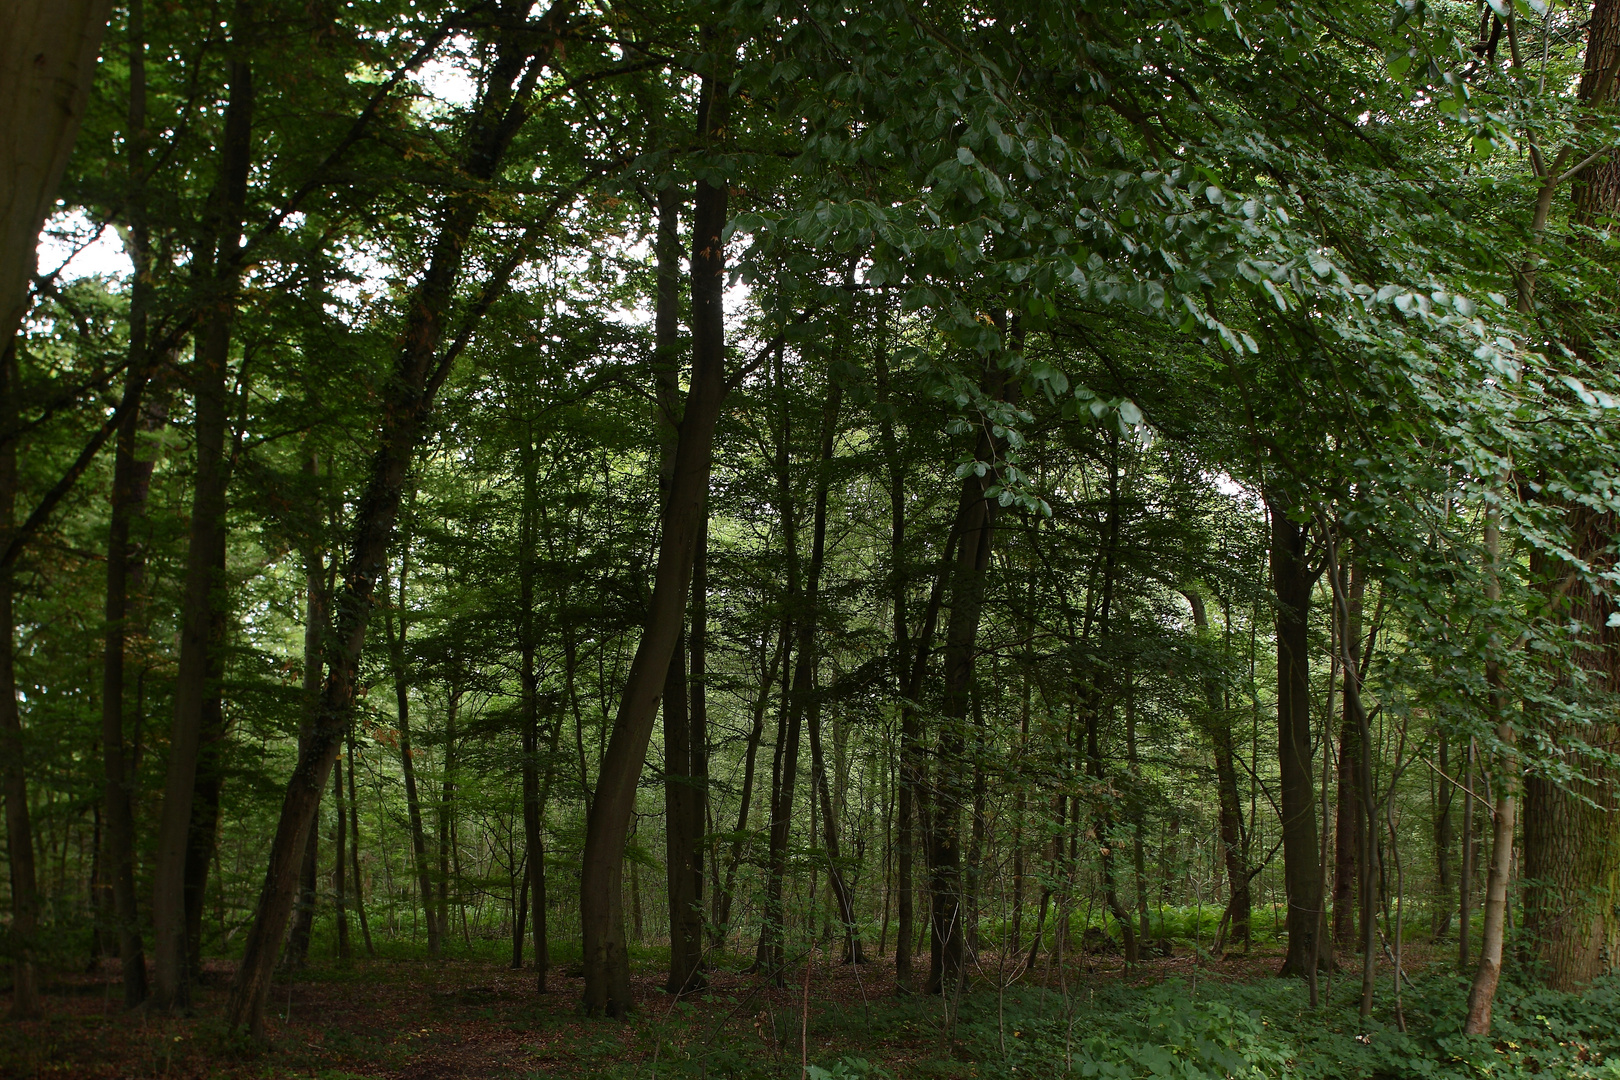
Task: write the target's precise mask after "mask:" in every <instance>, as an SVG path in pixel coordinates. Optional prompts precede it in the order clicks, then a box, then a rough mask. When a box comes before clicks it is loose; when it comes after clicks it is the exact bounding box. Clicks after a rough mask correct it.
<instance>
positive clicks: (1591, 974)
mask: <svg viewBox="0 0 1620 1080" xmlns="http://www.w3.org/2000/svg"><path fill="white" fill-rule="evenodd" d="M1567 518H1568V521H1569V523H1570V531H1571V533H1572V534H1573V536H1574V538H1575V544H1574V547H1575V551H1576V554H1577V555H1578V556H1579V557H1580V558H1582V559H1584V560H1585V561H1587V562H1588V563H1589V564H1590V565H1591V567H1592V570H1593V572H1604V571H1612V570H1613V564H1614V558H1613V556H1612V555H1610V554H1609V552H1608V549H1609V546H1610V544H1611V543H1612V542H1613V538H1614V537H1615V536H1616V535H1620V520H1616V518H1615V516H1614V515H1611V514H1594V513H1593V512H1592V511H1590V510H1588V509H1586V508H1584V507H1581V508H1575V509H1571V510H1570V511H1569V512H1568V515H1567ZM1536 561H1537V562H1538V563H1541V562H1545V561H1546V560H1543V559H1537V560H1536ZM1536 570H1539V571H1540V573H1539V574H1537V576H1538V577H1539V578H1540V579H1541V580H1542V581H1544V582H1550V581H1551V580H1552V579H1553V578H1554V577H1555V576H1559V571H1553V570H1551V569H1550V568H1548V567H1546V566H1540V567H1533V570H1532V572H1535V571H1536ZM1560 570H1561V568H1560ZM1556 606H1557V608H1558V609H1559V613H1560V614H1561V615H1562V616H1563V617H1564V618H1565V619H1567V620H1569V621H1570V622H1572V623H1575V624H1577V625H1579V626H1580V627H1581V628H1582V640H1581V641H1580V644H1579V646H1578V651H1577V653H1576V660H1577V662H1578V663H1579V664H1580V666H1581V667H1582V668H1584V669H1585V671H1586V673H1587V685H1588V686H1589V687H1590V688H1591V689H1592V690H1595V691H1598V692H1599V693H1602V694H1604V695H1607V696H1608V697H1609V699H1610V700H1612V696H1613V695H1615V694H1616V693H1620V629H1617V628H1615V627H1613V626H1610V625H1609V622H1610V620H1611V618H1613V616H1614V612H1615V611H1616V606H1615V605H1614V603H1613V602H1612V601H1611V600H1609V599H1608V598H1607V597H1603V596H1599V595H1595V594H1594V593H1593V592H1591V591H1590V590H1588V589H1585V588H1578V589H1574V590H1571V591H1570V595H1569V596H1567V597H1565V598H1564V599H1563V600H1561V601H1558V602H1556ZM1611 708H1612V706H1611ZM1550 734H1551V736H1552V737H1553V738H1554V739H1555V740H1556V741H1557V742H1559V743H1563V744H1565V745H1568V744H1569V743H1570V742H1572V741H1575V740H1578V741H1579V742H1582V743H1585V744H1586V745H1587V746H1590V747H1591V748H1592V749H1594V750H1596V751H1598V753H1599V754H1613V753H1614V752H1615V751H1617V750H1620V724H1617V723H1614V722H1599V723H1595V724H1592V725H1590V726H1585V727H1580V728H1572V727H1569V726H1565V725H1559V726H1558V727H1557V728H1555V729H1554V730H1553V731H1552V732H1550ZM1569 757H1570V758H1571V759H1572V761H1571V763H1572V764H1573V765H1574V766H1575V768H1576V769H1577V770H1578V772H1579V774H1580V775H1579V778H1578V779H1571V780H1567V781H1564V782H1563V783H1562V784H1560V783H1559V782H1558V781H1557V780H1554V779H1552V778H1550V777H1547V776H1544V775H1542V774H1541V773H1539V772H1529V773H1527V775H1526V776H1525V778H1524V865H1523V871H1524V872H1523V877H1524V881H1525V882H1526V888H1525V892H1524V929H1525V932H1526V935H1525V936H1526V938H1527V939H1528V941H1529V948H1530V952H1531V954H1532V956H1533V958H1534V966H1535V968H1536V974H1537V975H1538V976H1539V977H1540V978H1541V979H1542V980H1543V981H1544V982H1545V983H1546V984H1547V985H1548V986H1550V987H1552V988H1553V989H1555V990H1566V991H1573V990H1578V989H1580V988H1582V987H1584V986H1586V985H1587V984H1588V983H1590V982H1591V981H1592V980H1593V979H1594V978H1596V977H1597V976H1599V975H1601V974H1603V973H1604V972H1605V971H1606V970H1608V969H1609V968H1610V967H1612V966H1613V965H1614V963H1615V958H1616V957H1617V956H1620V910H1617V908H1616V901H1617V900H1620V798H1617V780H1620V772H1617V770H1616V769H1615V768H1614V767H1612V766H1611V765H1609V764H1608V763H1606V762H1605V761H1603V760H1602V759H1601V758H1597V757H1594V756H1592V755H1590V754H1588V753H1585V752H1582V751H1577V750H1574V749H1571V750H1570V751H1569Z"/></svg>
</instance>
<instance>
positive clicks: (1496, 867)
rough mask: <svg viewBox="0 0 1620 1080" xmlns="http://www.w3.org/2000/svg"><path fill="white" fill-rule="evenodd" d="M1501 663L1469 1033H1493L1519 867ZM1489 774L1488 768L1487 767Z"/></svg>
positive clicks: (1488, 531)
mask: <svg viewBox="0 0 1620 1080" xmlns="http://www.w3.org/2000/svg"><path fill="white" fill-rule="evenodd" d="M1498 514H1499V511H1498V510H1497V509H1496V508H1495V507H1491V508H1488V509H1487V510H1486V512H1485V557H1486V560H1487V567H1486V578H1485V598H1486V600H1488V601H1490V602H1491V603H1493V604H1494V603H1498V602H1500V600H1501V599H1502V586H1501V582H1500V580H1499V578H1498V576H1497V566H1498V563H1499V560H1500V558H1501V532H1500V530H1501V524H1500V520H1499V517H1498ZM1502 682H1503V679H1502V670H1501V667H1500V660H1499V659H1498V658H1496V657H1491V658H1489V659H1487V660H1486V662H1485V685H1486V688H1487V689H1486V693H1487V702H1486V707H1487V709H1488V711H1489V714H1490V716H1491V717H1492V719H1494V720H1495V721H1496V738H1497V742H1498V743H1500V745H1501V755H1502V760H1501V769H1500V771H1499V772H1498V774H1497V778H1496V797H1495V803H1496V805H1495V806H1494V807H1493V814H1492V817H1493V822H1494V828H1493V829H1492V835H1491V864H1490V869H1489V871H1488V872H1487V873H1486V876H1485V925H1484V929H1483V932H1482V934H1481V937H1480V943H1479V966H1478V968H1476V969H1475V971H1474V982H1473V985H1472V987H1470V988H1469V992H1468V1018H1467V1020H1466V1021H1465V1023H1464V1025H1463V1030H1464V1032H1466V1033H1467V1034H1469V1035H1489V1034H1490V1033H1491V1006H1492V1005H1493V1004H1494V1003H1495V1001H1496V986H1497V983H1498V982H1500V981H1501V978H1502V942H1503V938H1504V937H1505V936H1506V935H1505V931H1506V928H1507V893H1508V874H1509V872H1510V871H1511V870H1512V867H1513V827H1514V820H1513V818H1514V813H1515V811H1516V809H1517V806H1516V799H1517V795H1518V787H1519V778H1520V776H1521V775H1522V766H1521V765H1520V764H1519V759H1518V754H1517V744H1518V732H1517V731H1516V730H1515V728H1514V727H1513V724H1512V723H1511V722H1510V721H1509V720H1508V719H1507V717H1506V716H1505V714H1504V713H1505V710H1504V705H1505V702H1504V701H1503V694H1502ZM1481 771H1482V772H1483V771H1484V770H1483V768H1482V769H1481Z"/></svg>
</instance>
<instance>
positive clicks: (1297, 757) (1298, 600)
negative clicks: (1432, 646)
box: [1266, 492, 1333, 976]
mask: <svg viewBox="0 0 1620 1080" xmlns="http://www.w3.org/2000/svg"><path fill="white" fill-rule="evenodd" d="M1266 507H1267V510H1268V511H1269V513H1270V517H1271V583H1272V589H1273V590H1274V592H1275V595H1276V600H1277V614H1276V625H1277V762H1278V768H1279V775H1280V784H1279V786H1280V787H1281V789H1282V800H1281V802H1282V834H1283V880H1284V883H1285V887H1286V891H1287V899H1288V916H1287V920H1286V926H1287V931H1288V953H1287V955H1286V956H1285V957H1284V959H1283V965H1282V970H1281V972H1280V974H1283V975H1299V976H1305V975H1306V972H1307V969H1308V968H1309V967H1310V963H1311V957H1312V956H1313V955H1315V956H1317V958H1318V962H1319V964H1326V965H1331V964H1332V962H1333V955H1332V950H1330V949H1321V950H1318V951H1316V952H1313V948H1314V945H1315V939H1316V933H1317V926H1318V924H1319V921H1320V919H1321V916H1322V887H1321V876H1320V875H1321V870H1320V867H1319V865H1318V860H1319V858H1320V852H1319V848H1318V846H1317V823H1316V800H1315V797H1314V794H1313V790H1314V786H1315V785H1314V783H1313V781H1312V777H1311V712H1310V708H1311V683H1310V655H1309V649H1310V634H1309V629H1310V605H1311V588H1312V585H1313V584H1314V580H1315V576H1314V575H1313V574H1312V573H1311V571H1310V569H1309V568H1308V567H1307V566H1306V565H1305V547H1306V530H1305V529H1304V528H1302V527H1301V526H1299V525H1298V524H1296V523H1295V522H1294V521H1293V520H1291V519H1290V518H1289V516H1288V512H1287V509H1288V502H1287V500H1286V499H1284V498H1282V497H1280V496H1278V495H1277V494H1275V493H1272V492H1268V493H1267V495H1266Z"/></svg>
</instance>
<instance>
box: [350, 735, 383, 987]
mask: <svg viewBox="0 0 1620 1080" xmlns="http://www.w3.org/2000/svg"><path fill="white" fill-rule="evenodd" d="M346 740H347V742H348V745H349V869H350V871H352V872H353V874H354V913H355V916H356V917H358V918H359V920H360V937H361V938H362V939H363V940H364V941H365V943H366V955H367V956H376V955H377V950H376V949H374V948H372V946H371V926H370V924H369V923H367V922H366V893H365V879H363V878H362V877H361V876H360V809H359V807H360V802H359V800H358V799H356V798H355V779H354V731H353V730H352V729H351V730H350V731H348V732H347V733H346Z"/></svg>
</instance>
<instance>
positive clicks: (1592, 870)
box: [1524, 0, 1620, 990]
mask: <svg viewBox="0 0 1620 1080" xmlns="http://www.w3.org/2000/svg"><path fill="white" fill-rule="evenodd" d="M1578 96H1579V98H1580V100H1581V102H1582V103H1583V104H1585V105H1587V106H1589V107H1594V108H1606V107H1610V106H1612V105H1613V104H1614V103H1615V102H1617V101H1620V0H1597V2H1596V3H1595V4H1594V5H1593V7H1592V17H1591V21H1590V22H1589V23H1588V24H1587V39H1586V55H1585V60H1584V63H1583V67H1582V72H1581V81H1580V85H1579V87H1578ZM1572 196H1573V199H1574V214H1573V216H1574V219H1575V220H1576V221H1578V222H1580V223H1582V224H1585V225H1593V224H1594V223H1596V222H1597V221H1598V220H1599V219H1600V218H1602V217H1604V216H1605V215H1611V214H1614V213H1615V212H1616V211H1620V155H1616V154H1614V153H1612V152H1611V153H1610V154H1609V156H1608V158H1607V159H1605V160H1603V161H1600V162H1597V163H1595V164H1594V165H1592V166H1591V167H1590V168H1589V169H1587V170H1586V172H1584V173H1583V174H1581V176H1579V177H1578V178H1577V180H1576V181H1575V185H1574V189H1573V191H1572ZM1566 520H1567V521H1568V522H1569V525H1570V532H1571V533H1572V535H1573V537H1574V547H1575V550H1576V552H1577V554H1578V555H1579V556H1580V557H1581V558H1582V559H1583V560H1585V561H1587V562H1588V563H1590V564H1591V572H1593V573H1602V572H1610V573H1612V572H1613V570H1614V567H1615V558H1614V556H1613V554H1612V548H1613V543H1614V539H1615V537H1616V536H1617V535H1620V519H1617V517H1616V516H1615V515H1614V514H1598V513H1594V512H1593V511H1592V510H1591V509H1589V508H1587V507H1582V506H1571V507H1569V508H1568V509H1567V510H1566ZM1541 577H1542V579H1543V580H1550V579H1551V577H1552V574H1550V573H1544V574H1542V575H1541ZM1556 606H1557V607H1559V608H1560V609H1561V612H1562V613H1563V614H1565V615H1567V617H1568V619H1569V620H1570V621H1571V622H1573V623H1575V624H1577V625H1579V626H1580V627H1581V637H1582V641H1581V644H1580V646H1579V647H1578V651H1577V654H1576V660H1577V663H1579V664H1580V666H1581V667H1582V668H1583V669H1585V671H1586V672H1587V674H1588V680H1587V682H1588V684H1589V685H1591V686H1592V687H1593V688H1595V689H1599V690H1600V691H1602V692H1603V693H1605V694H1607V695H1610V696H1612V695H1613V694H1615V693H1616V692H1617V691H1620V631H1617V630H1616V629H1615V628H1614V627H1613V626H1611V625H1610V620H1611V619H1614V618H1615V611H1616V606H1615V604H1614V603H1613V601H1612V600H1611V599H1610V598H1609V597H1608V596H1606V595H1598V594H1596V593H1594V592H1593V591H1592V590H1589V589H1585V588H1580V589H1576V590H1572V591H1571V593H1570V595H1569V596H1568V597H1566V598H1564V599H1563V600H1562V601H1560V602H1559V603H1557V605H1556ZM1609 710H1610V712H1611V714H1612V706H1609ZM1550 734H1551V736H1552V738H1553V739H1554V740H1555V741H1556V742H1558V743H1561V744H1564V745H1568V744H1569V743H1570V742H1571V741H1579V742H1582V743H1585V744H1586V745H1587V746H1589V747H1591V748H1592V749H1593V750H1596V751H1598V754H1599V755H1603V754H1613V753H1614V752H1615V751H1616V750H1620V723H1615V722H1613V721H1609V722H1600V723H1596V724H1594V725H1591V726H1590V727H1587V728H1584V729H1580V730H1569V729H1567V728H1564V729H1561V730H1555V731H1554V732H1552V733H1550ZM1570 756H1572V757H1573V758H1575V759H1576V760H1575V762H1574V764H1575V767H1576V770H1577V771H1578V773H1579V774H1580V777H1579V779H1576V780H1572V781H1568V782H1566V783H1565V784H1564V785H1562V786H1560V784H1559V783H1558V782H1556V781H1555V780H1553V779H1551V778H1548V777H1545V776H1542V775H1540V774H1538V773H1534V772H1532V773H1529V774H1528V775H1526V776H1525V780H1524V879H1525V881H1526V882H1527V883H1528V887H1527V888H1526V890H1525V896H1524V914H1525V930H1526V931H1527V932H1528V937H1529V938H1530V941H1531V943H1532V944H1531V948H1532V950H1533V953H1534V958H1535V964H1536V967H1537V969H1538V971H1537V974H1538V975H1539V976H1540V977H1541V978H1542V979H1543V980H1544V981H1545V982H1546V984H1547V985H1548V986H1550V987H1552V988H1553V989H1556V990H1578V989H1580V988H1582V987H1584V986H1586V985H1587V984H1588V983H1590V982H1591V981H1592V980H1593V979H1594V978H1596V977H1597V976H1598V975H1600V974H1602V973H1603V972H1604V971H1606V970H1608V969H1609V968H1611V967H1612V966H1614V963H1615V958H1616V957H1617V956H1620V904H1617V901H1620V769H1617V768H1616V767H1615V766H1614V765H1613V764H1612V763H1610V762H1608V761H1604V760H1603V759H1602V758H1601V757H1599V756H1595V755H1591V754H1588V753H1585V752H1582V751H1576V750H1573V748H1572V749H1571V751H1570Z"/></svg>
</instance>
